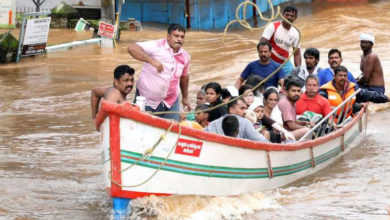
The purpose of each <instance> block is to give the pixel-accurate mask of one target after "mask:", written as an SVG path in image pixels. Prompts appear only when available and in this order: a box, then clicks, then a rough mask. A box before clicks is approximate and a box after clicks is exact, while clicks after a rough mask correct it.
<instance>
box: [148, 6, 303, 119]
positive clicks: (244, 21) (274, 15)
mask: <svg viewBox="0 0 390 220" xmlns="http://www.w3.org/2000/svg"><path fill="white" fill-rule="evenodd" d="M267 2H268V5H269V6H270V9H271V16H270V18H266V17H264V16H263V14H262V12H261V10H260V8H259V7H258V6H257V5H256V4H254V3H253V2H251V1H250V0H246V1H245V2H242V3H241V4H239V5H238V6H237V9H236V19H235V20H232V21H230V22H229V23H228V24H227V25H226V27H225V30H224V36H223V41H225V37H226V35H227V31H228V29H229V27H230V26H231V25H232V24H233V23H237V22H238V23H239V24H240V25H241V26H243V27H244V28H246V29H249V30H250V31H253V30H259V29H261V28H263V27H264V26H265V25H264V26H262V27H258V28H255V27H252V26H251V25H250V24H249V22H248V21H247V19H246V7H247V6H248V5H252V6H253V7H255V9H256V12H257V13H258V14H259V15H260V20H263V21H267V22H271V21H273V20H275V19H276V18H277V17H278V16H279V15H281V13H280V6H277V11H276V13H275V11H274V6H273V4H272V1H271V0H267ZM241 8H243V18H242V19H240V16H239V12H240V9H241ZM280 17H281V18H282V20H283V21H285V22H286V23H288V24H290V25H291V26H292V27H294V28H295V29H296V30H297V31H298V34H299V38H298V45H299V44H300V43H301V31H300V30H299V29H298V28H297V27H296V26H295V25H294V24H293V23H291V22H290V21H289V20H287V19H285V18H284V17H283V16H282V15H281V16H280ZM267 24H268V23H267ZM297 49H298V47H297V48H295V49H294V50H293V52H292V53H290V54H289V56H288V58H287V59H286V60H285V61H284V62H283V63H282V64H281V65H280V66H279V67H278V68H277V69H276V70H275V71H274V72H272V73H271V74H270V75H269V76H267V77H266V78H264V79H263V80H262V81H261V82H259V83H258V84H257V85H256V86H254V87H253V88H252V89H251V92H253V91H254V90H256V89H257V88H259V87H260V86H261V85H263V84H264V83H265V82H266V81H267V80H268V79H269V78H271V77H272V76H273V75H275V74H276V73H277V72H278V71H279V70H280V69H282V68H283V66H284V65H286V63H287V62H289V60H290V59H291V57H292V56H293V55H294V54H295V52H296V50H297ZM286 74H287V73H286ZM245 95H246V94H242V95H240V96H237V97H235V98H233V99H230V100H229V101H228V102H226V103H221V104H219V105H216V106H213V107H210V108H207V109H204V110H198V111H191V112H181V111H163V112H148V113H150V114H152V115H163V114H167V113H169V114H186V115H187V114H198V113H202V112H208V111H211V110H214V109H217V108H219V107H221V106H224V105H227V104H229V103H231V102H234V101H236V100H237V99H240V98H242V97H244V96H245Z"/></svg>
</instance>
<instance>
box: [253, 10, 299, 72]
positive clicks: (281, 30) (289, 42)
mask: <svg viewBox="0 0 390 220" xmlns="http://www.w3.org/2000/svg"><path fill="white" fill-rule="evenodd" d="M297 16H298V9H297V8H296V7H294V6H287V7H286V8H285V9H284V10H283V17H284V18H285V19H287V20H288V21H289V22H290V23H293V22H294V21H295V20H296V19H297ZM260 41H261V42H270V43H271V45H272V51H271V53H272V54H271V59H272V60H273V61H275V62H277V63H280V64H282V63H283V62H284V61H285V60H286V59H287V58H288V56H289V49H290V47H292V48H293V49H295V48H297V49H296V51H295V53H294V64H295V66H296V67H298V66H300V65H301V60H302V58H301V50H300V45H299V32H298V30H297V29H296V28H294V27H292V26H291V25H290V24H288V23H287V22H286V21H284V20H283V21H275V22H272V23H271V24H269V25H268V26H267V27H266V28H265V30H264V32H263V35H262V36H261V39H260ZM293 68H294V66H293V65H292V64H291V62H290V61H288V62H287V63H286V64H285V65H284V66H283V70H284V72H285V74H286V75H289V74H290V72H291V70H292V69H293Z"/></svg>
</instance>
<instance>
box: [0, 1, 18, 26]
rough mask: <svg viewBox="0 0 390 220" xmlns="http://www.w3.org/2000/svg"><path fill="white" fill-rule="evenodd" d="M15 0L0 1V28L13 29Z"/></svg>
mask: <svg viewBox="0 0 390 220" xmlns="http://www.w3.org/2000/svg"><path fill="white" fill-rule="evenodd" d="M15 15H16V4H15V0H0V28H15Z"/></svg>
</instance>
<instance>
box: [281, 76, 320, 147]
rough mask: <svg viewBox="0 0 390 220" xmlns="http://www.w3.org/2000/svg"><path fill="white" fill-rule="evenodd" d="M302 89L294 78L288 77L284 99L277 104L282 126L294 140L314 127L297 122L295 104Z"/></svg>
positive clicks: (312, 124)
mask: <svg viewBox="0 0 390 220" xmlns="http://www.w3.org/2000/svg"><path fill="white" fill-rule="evenodd" d="M302 87H303V85H302V84H301V83H300V80H299V79H298V78H297V77H296V76H293V75H290V76H288V77H287V78H286V80H285V97H283V98H281V99H280V101H279V103H278V107H279V109H280V111H281V112H282V118H283V126H284V128H285V129H287V130H288V131H291V132H292V134H293V135H294V137H295V139H296V140H299V139H300V138H301V137H303V136H304V135H305V134H306V133H307V132H309V131H310V128H312V127H313V126H314V123H311V122H307V121H298V120H297V115H296V102H297V101H298V99H299V97H300V96H301V89H302Z"/></svg>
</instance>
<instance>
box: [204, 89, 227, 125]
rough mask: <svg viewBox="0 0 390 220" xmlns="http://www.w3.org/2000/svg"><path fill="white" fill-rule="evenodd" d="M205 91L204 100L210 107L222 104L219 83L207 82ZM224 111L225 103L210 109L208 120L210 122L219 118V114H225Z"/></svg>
mask: <svg viewBox="0 0 390 220" xmlns="http://www.w3.org/2000/svg"><path fill="white" fill-rule="evenodd" d="M205 91H206V101H207V102H208V103H209V104H210V108H212V107H215V106H217V105H221V104H222V100H221V91H222V88H221V85H219V83H216V82H211V83H209V84H207V86H206V88H205ZM226 112H227V110H226V106H225V105H222V106H219V107H218V108H215V109H213V110H210V111H209V118H208V120H209V122H212V121H214V120H216V119H218V118H220V117H221V116H223V115H225V114H226Z"/></svg>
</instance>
